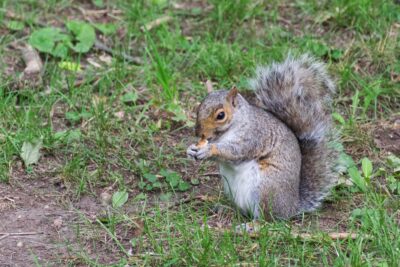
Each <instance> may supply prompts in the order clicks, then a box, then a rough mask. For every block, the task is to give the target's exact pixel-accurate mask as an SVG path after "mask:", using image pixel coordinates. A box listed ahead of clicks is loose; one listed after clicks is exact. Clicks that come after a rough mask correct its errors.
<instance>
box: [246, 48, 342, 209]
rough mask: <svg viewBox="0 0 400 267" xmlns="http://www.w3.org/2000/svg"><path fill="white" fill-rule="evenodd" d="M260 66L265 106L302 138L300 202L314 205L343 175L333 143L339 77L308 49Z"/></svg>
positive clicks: (258, 88)
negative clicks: (333, 107)
mask: <svg viewBox="0 0 400 267" xmlns="http://www.w3.org/2000/svg"><path fill="white" fill-rule="evenodd" d="M256 72H257V76H256V78H255V79H253V80H251V85H252V86H253V88H254V89H255V92H256V95H257V97H258V100H259V102H260V105H261V107H262V108H264V109H266V110H268V111H269V112H271V113H273V114H274V115H275V116H276V117H278V118H279V119H280V120H281V121H283V122H284V123H285V124H286V125H287V126H288V127H289V128H290V129H291V130H292V131H293V132H294V133H295V135H296V136H297V138H298V140H299V143H300V148H301V152H302V166H301V180H300V207H301V209H302V211H311V210H313V209H315V208H317V207H318V206H319V204H320V203H321V201H322V199H323V198H324V197H325V196H326V195H327V194H328V193H329V190H330V188H331V187H332V186H333V185H334V184H335V183H336V181H337V174H335V173H334V172H333V167H334V165H335V163H336V160H335V158H336V152H335V151H334V150H333V149H332V148H330V147H329V144H328V143H329V142H330V141H332V138H333V136H334V134H333V129H332V122H331V112H330V105H331V96H332V95H333V94H334V92H335V86H334V83H333V82H332V80H331V79H330V78H329V76H328V74H327V72H326V70H325V66H324V65H323V64H322V63H320V62H316V61H315V60H314V59H313V58H311V57H309V56H307V55H303V56H302V57H300V58H298V59H294V58H292V57H288V58H287V59H286V60H285V61H284V62H283V63H281V64H277V63H274V64H272V65H271V66H270V67H260V68H258V69H257V71H256Z"/></svg>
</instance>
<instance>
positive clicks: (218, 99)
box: [196, 87, 238, 141]
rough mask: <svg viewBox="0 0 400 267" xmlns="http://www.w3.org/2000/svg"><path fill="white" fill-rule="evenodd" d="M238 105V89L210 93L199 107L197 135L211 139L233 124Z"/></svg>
mask: <svg viewBox="0 0 400 267" xmlns="http://www.w3.org/2000/svg"><path fill="white" fill-rule="evenodd" d="M237 107H238V90H237V88H236V87H233V88H232V89H231V90H229V91H227V90H221V91H215V92H211V93H209V94H208V95H207V96H206V98H205V99H204V100H203V102H201V104H200V105H199V107H198V109H197V121H196V136H198V137H201V138H202V139H207V140H208V141H211V140H213V139H215V138H218V137H219V136H220V135H221V134H222V133H224V132H225V131H227V130H228V129H229V127H230V126H231V125H232V117H233V113H234V112H235V110H236V109H237Z"/></svg>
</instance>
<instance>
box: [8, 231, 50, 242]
mask: <svg viewBox="0 0 400 267" xmlns="http://www.w3.org/2000/svg"><path fill="white" fill-rule="evenodd" d="M40 234H43V232H21V233H0V235H1V236H0V240H3V239H6V238H7V237H10V236H25V235H40Z"/></svg>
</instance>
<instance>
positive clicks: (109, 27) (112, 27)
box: [93, 23, 118, 35]
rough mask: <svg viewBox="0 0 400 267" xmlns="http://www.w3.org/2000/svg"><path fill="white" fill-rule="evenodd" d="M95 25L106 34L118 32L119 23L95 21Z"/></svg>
mask: <svg viewBox="0 0 400 267" xmlns="http://www.w3.org/2000/svg"><path fill="white" fill-rule="evenodd" d="M93 25H94V27H96V29H98V30H99V31H101V33H102V34H104V35H111V34H114V33H116V32H117V29H118V28H117V25H116V24H112V23H95V24H93Z"/></svg>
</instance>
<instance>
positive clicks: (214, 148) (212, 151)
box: [211, 144, 219, 156]
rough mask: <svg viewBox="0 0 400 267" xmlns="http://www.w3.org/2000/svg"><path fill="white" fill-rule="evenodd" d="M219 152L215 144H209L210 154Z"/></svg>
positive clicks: (215, 154) (213, 154)
mask: <svg viewBox="0 0 400 267" xmlns="http://www.w3.org/2000/svg"><path fill="white" fill-rule="evenodd" d="M218 154H219V151H218V149H217V146H216V145H215V144H212V145H211V155H212V156H217V155H218Z"/></svg>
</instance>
